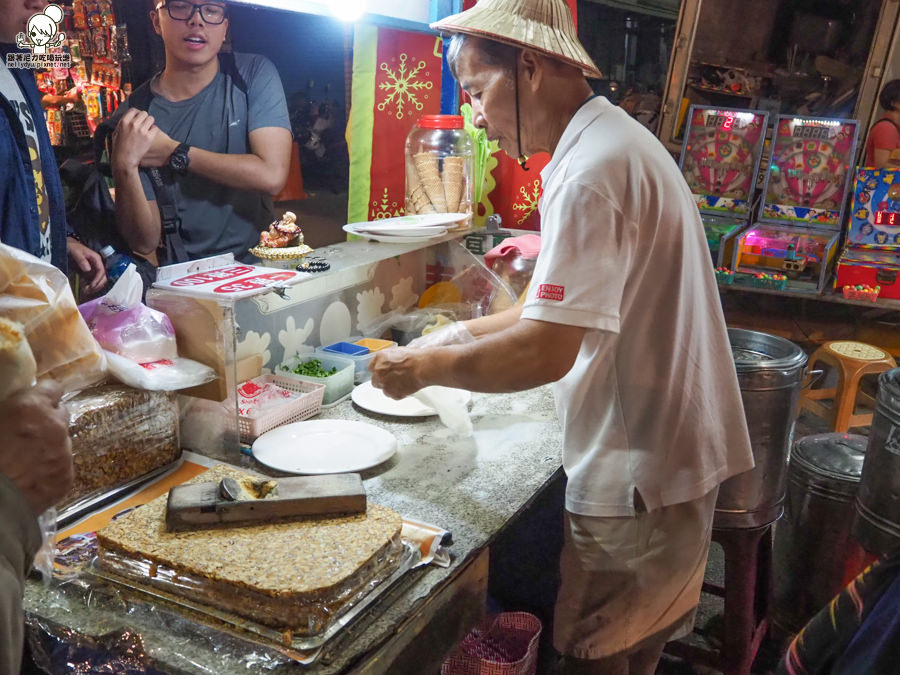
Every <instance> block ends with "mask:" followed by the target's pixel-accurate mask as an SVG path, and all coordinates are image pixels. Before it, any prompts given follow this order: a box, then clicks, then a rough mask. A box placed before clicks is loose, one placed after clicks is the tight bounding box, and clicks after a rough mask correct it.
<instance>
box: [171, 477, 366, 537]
mask: <svg viewBox="0 0 900 675" xmlns="http://www.w3.org/2000/svg"><path fill="white" fill-rule="evenodd" d="M365 511H366V491H365V488H364V487H363V484H362V478H361V477H360V475H359V474H358V473H341V474H328V475H322V476H298V477H292V478H277V479H275V478H270V479H266V478H260V479H256V480H254V481H241V482H239V481H236V480H234V479H233V478H225V479H223V480H221V481H219V482H218V483H216V482H209V483H195V484H192V485H178V486H176V487H173V488H172V489H171V490H169V499H168V502H167V504H166V529H167V530H168V531H169V532H179V531H183V530H198V529H204V528H209V527H219V526H222V525H223V524H227V525H252V524H259V523H264V522H283V521H288V520H295V519H298V518H308V517H310V516H335V515H339V514H350V513H365Z"/></svg>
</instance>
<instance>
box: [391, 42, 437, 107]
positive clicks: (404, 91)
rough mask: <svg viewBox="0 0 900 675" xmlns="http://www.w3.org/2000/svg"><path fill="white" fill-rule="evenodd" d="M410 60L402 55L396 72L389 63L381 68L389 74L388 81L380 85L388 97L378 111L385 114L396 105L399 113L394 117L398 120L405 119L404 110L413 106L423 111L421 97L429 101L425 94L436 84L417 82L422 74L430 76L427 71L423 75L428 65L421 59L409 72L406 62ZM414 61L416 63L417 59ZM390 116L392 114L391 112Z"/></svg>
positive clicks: (423, 105)
mask: <svg viewBox="0 0 900 675" xmlns="http://www.w3.org/2000/svg"><path fill="white" fill-rule="evenodd" d="M408 58H409V57H408V56H407V55H406V54H400V64H399V67H398V68H397V70H396V71H395V70H393V69H391V67H390V66H389V65H388V64H387V62H385V63H382V64H381V65H380V66H379V68H380V69H381V70H383V71H384V72H385V73H386V74H387V77H388V81H387V82H382V83H381V84H379V85H378V88H379V89H381V90H382V91H383V92H385V94H386V95H387V96H386V98H385V99H384V100H383V101H382V102H381V103H379V104H378V110H380V111H381V112H384V111H385V110H387V109H388V108H389V107H391V106H394V105H396V106H397V111H396V113H394V116H395V117H396V118H397V119H398V120H402V119H403V116H404V115H405V112H404V109H405V108H407V106H412V107H414V108H415V109H416V110H422V108H424V107H425V104H424V103H423V102H422V101H420V100H419V96H420V95H421V96H422V98H423V100H427V99H428V94H427V93H425V92H427V91H430V90H431V89H432V88H433V87H434V82H428V81H419V80H417V78H418V77H419V74H420V73H421V74H423V75H425V76H428V75H429V72H428V71H427V70H426V71H425V72H424V73H422V70H423V69H424V68H425V66H426V65H427V64H426V63H425V59H420V60H419V62H418V63H417V64H416V67H415V68H412V69H410V70H407V65H406V61H407V59H408ZM412 60H413V61H415V60H416V59H415V57H413V59H412ZM388 114H391V113H390V111H389V112H388Z"/></svg>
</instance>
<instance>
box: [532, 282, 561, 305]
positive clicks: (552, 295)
mask: <svg viewBox="0 0 900 675" xmlns="http://www.w3.org/2000/svg"><path fill="white" fill-rule="evenodd" d="M565 296H566V287H565V286H557V285H555V284H541V285H540V286H538V289H537V299H538V300H556V301H561V300H562V299H563V298H564V297H565Z"/></svg>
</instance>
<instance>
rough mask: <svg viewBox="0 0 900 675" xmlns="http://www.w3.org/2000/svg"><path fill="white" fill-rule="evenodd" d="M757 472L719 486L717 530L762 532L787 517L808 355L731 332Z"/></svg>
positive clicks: (786, 344)
mask: <svg viewBox="0 0 900 675" xmlns="http://www.w3.org/2000/svg"><path fill="white" fill-rule="evenodd" d="M728 338H729V340H730V341H731V350H732V352H733V354H734V365H735V368H736V369H737V376H738V384H739V385H740V388H741V399H742V400H743V402H744V415H745V416H746V418H747V427H748V428H749V430H750V443H751V446H752V448H753V459H754V460H755V461H756V468H754V469H753V470H751V471H746V472H744V473H742V474H739V475H737V476H734V477H733V478H729V479H728V480H726V481H725V482H724V483H722V485H721V486H720V487H719V498H718V500H717V501H716V515H715V521H714V527H716V528H722V529H750V528H757V527H762V526H764V525H768V524H769V523H772V522H774V521H776V520H778V518H780V517H781V514H782V513H783V512H784V492H785V478H786V474H787V456H788V448H789V447H790V442H791V436H792V435H793V431H794V422H795V421H796V419H797V401H798V399H799V397H800V390H801V388H802V386H803V385H802V380H803V376H804V371H805V368H806V361H807V358H806V353H805V352H804V351H803V350H802V349H800V347H798V346H797V345H795V344H794V343H793V342H791V341H790V340H785V339H784V338H780V337H776V336H774V335H768V334H766V333H758V332H756V331H751V330H742V329H738V328H729V329H728Z"/></svg>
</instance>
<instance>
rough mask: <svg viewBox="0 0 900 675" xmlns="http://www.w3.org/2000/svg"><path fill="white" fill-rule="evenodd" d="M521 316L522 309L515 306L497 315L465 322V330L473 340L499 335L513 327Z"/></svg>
mask: <svg viewBox="0 0 900 675" xmlns="http://www.w3.org/2000/svg"><path fill="white" fill-rule="evenodd" d="M521 315H522V307H521V306H515V307H510V308H509V309H505V310H503V311H502V312H498V313H497V314H491V315H490V316H482V317H479V318H477V319H471V320H469V321H466V322H465V325H466V328H467V329H468V330H469V332H470V333H471V334H472V336H473V337H475V338H480V337H484V336H485V335H490V334H491V333H499V332H500V331H501V330H505V329H507V328H509V327H510V326H512V325H514V324H515V323H516V321H518V320H519V317H520V316H521Z"/></svg>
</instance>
